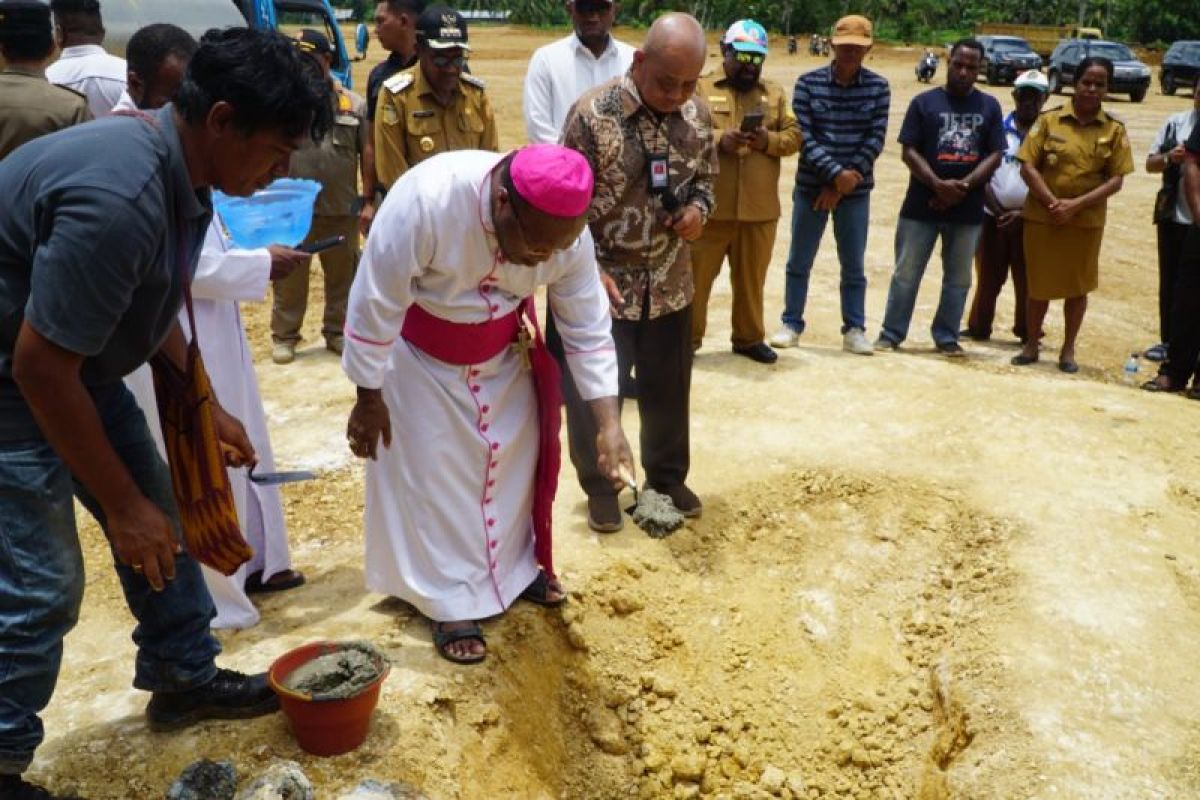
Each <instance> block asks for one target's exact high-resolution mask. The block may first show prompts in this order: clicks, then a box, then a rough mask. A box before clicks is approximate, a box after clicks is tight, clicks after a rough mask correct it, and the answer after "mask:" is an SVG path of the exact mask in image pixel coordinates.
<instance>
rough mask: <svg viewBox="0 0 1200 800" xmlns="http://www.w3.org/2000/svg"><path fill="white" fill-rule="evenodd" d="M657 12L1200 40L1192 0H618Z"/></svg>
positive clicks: (529, 16) (811, 23) (818, 24)
mask: <svg viewBox="0 0 1200 800" xmlns="http://www.w3.org/2000/svg"><path fill="white" fill-rule="evenodd" d="M459 5H460V7H462V8H469V9H479V10H483V9H489V10H491V9H497V8H506V9H508V10H510V11H511V12H512V21H513V22H519V23H524V24H528V25H560V24H566V22H567V14H566V11H565V8H564V3H563V0H465V1H464V0H460V2H459ZM664 11H688V12H690V13H692V14H694V15H695V16H696V17H697V18H698V19H699V20H700V21H701V22H703V23H704V25H705V27H708V28H713V29H719V28H723V27H725V26H726V25H728V24H729V23H730V22H733V21H734V20H736V19H742V18H745V17H752V18H754V19H757V20H758V21H759V22H762V23H763V24H764V25H766V26H767V27H768V28H770V29H772V30H777V31H782V32H784V33H797V34H801V33H809V32H812V31H820V32H827V31H828V30H829V26H830V25H832V24H833V22H834V20H836V19H837V18H838V17H840V16H842V15H843V14H865V15H866V16H868V17H870V18H871V19H872V20H874V21H875V24H876V28H877V33H876V35H877V36H878V37H879V38H881V39H885V40H895V41H904V42H926V43H935V42H945V41H949V40H951V39H954V38H956V37H957V36H959V35H962V34H965V33H968V32H969V31H970V30H971V28H972V26H973V25H974V24H975V23H977V22H1019V23H1032V24H1038V25H1052V24H1069V23H1074V22H1078V21H1082V22H1083V24H1085V25H1095V26H1098V27H1100V28H1103V29H1104V32H1105V34H1106V35H1107V36H1108V37H1110V38H1115V39H1119V40H1123V41H1130V42H1140V43H1144V44H1148V45H1153V44H1162V43H1167V44H1169V43H1170V42H1173V41H1175V40H1176V39H1200V0H857V2H851V1H850V0H692V1H691V2H662V0H624V2H622V3H621V13H620V18H619V22H620V24H624V25H648V24H649V23H650V22H651V21H653V19H654V18H655V17H656V16H658V15H659V14H661V13H662V12H664Z"/></svg>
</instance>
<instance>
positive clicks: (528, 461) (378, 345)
mask: <svg viewBox="0 0 1200 800" xmlns="http://www.w3.org/2000/svg"><path fill="white" fill-rule="evenodd" d="M591 195H592V174H591V169H590V168H589V167H588V165H587V162H586V160H584V159H582V157H579V156H578V154H576V153H574V151H571V150H567V149H565V148H562V147H559V146H557V145H534V146H530V147H526V148H523V149H521V150H518V151H516V153H514V154H509V155H507V156H504V155H499V154H496V153H485V152H477V151H456V152H450V153H445V154H442V155H440V156H437V157H435V158H432V159H429V160H428V161H425V162H423V163H421V164H420V165H418V166H417V167H415V168H414V169H412V170H410V171H409V172H407V173H405V175H404V176H403V177H402V178H401V179H400V180H399V181H398V182H397V183H396V185H395V186H394V187H393V188H392V190H391V191H389V192H388V195H387V198H386V200H385V201H384V203H383V205H382V207H381V208H380V210H379V212H378V215H377V216H376V218H375V223H374V225H373V226H372V228H371V235H370V237H369V238H368V240H367V245H366V249H365V252H364V253H363V257H362V260H361V262H360V264H359V269H358V274H357V276H356V277H355V280H354V285H353V287H352V288H351V291H350V303H349V309H348V312H347V321H346V330H345V333H346V344H345V350H344V353H343V356H342V366H343V368H344V370H345V371H346V374H347V375H348V376H349V378H350V380H352V381H353V382H354V383H355V384H357V386H358V387H359V388H358V393H359V399H358V402H357V404H356V405H355V408H354V411H353V412H352V413H351V416H350V421H349V424H348V425H347V436H348V438H349V441H350V446H351V449H352V450H353V451H354V453H355V454H356V455H359V456H362V457H370V458H371V460H369V461H368V462H367V470H366V579H367V585H368V587H369V588H370V589H372V590H374V591H378V592H382V593H384V594H388V595H392V596H395V597H398V598H401V599H402V600H405V601H407V602H409V603H411V604H412V605H413V606H415V607H416V608H417V609H418V610H419V611H420V612H421V613H422V614H425V615H426V616H427V617H429V618H430V619H431V620H433V621H434V641H435V644H436V645H437V648H438V651H439V652H440V653H441V654H442V655H443V656H445V657H446V658H449V659H450V660H452V661H456V662H460V663H474V662H476V661H479V660H481V659H482V658H483V657H484V655H485V652H486V651H485V650H484V640H483V635H482V632H481V630H480V629H479V628H478V626H477V625H476V624H475V621H476V620H479V619H481V618H484V617H491V616H494V615H496V614H499V613H501V612H502V611H504V610H505V609H506V608H508V606H509V605H510V604H512V602H513V601H514V600H515V599H516V598H517V597H518V596H522V594H523V593H526V595H525V596H528V597H529V598H530V599H533V600H535V601H537V602H544V603H547V604H549V603H556V602H560V601H561V599H562V597H563V595H562V591H561V587H559V586H558V583H557V581H556V580H555V579H554V576H553V572H552V567H550V564H549V541H548V534H549V531H548V522H549V508H548V506H545V505H544V502H545V495H544V493H541V494H539V493H540V492H542V490H543V489H545V488H546V487H545V486H544V485H543V481H542V478H543V476H542V475H540V474H538V472H537V470H538V462H539V458H541V459H544V460H546V461H545V462H544V464H543V466H546V464H547V463H549V464H550V465H551V466H552V468H553V469H552V471H553V475H552V476H549V479H550V486H549V491H550V496H551V498H552V493H553V484H554V482H556V481H557V471H558V463H557V457H558V455H557V445H558V436H557V425H556V424H554V423H556V422H557V421H558V419H559V414H560V409H559V408H558V406H557V402H556V401H553V400H551V401H549V402H547V398H546V397H545V396H543V395H542V392H543V391H544V390H546V389H547V388H549V387H550V386H551V385H552V386H553V388H554V390H555V391H556V390H557V382H553V383H552V384H548V383H547V382H546V381H547V376H545V375H544V373H542V372H541V369H543V368H544V367H545V366H546V362H547V361H550V367H551V368H553V362H552V360H550V359H549V356H548V354H547V353H546V352H545V350H544V346H540V347H537V348H536V349H535V351H534V352H533V354H532V356H533V365H534V369H533V370H532V372H531V371H530V369H529V364H530V361H529V357H530V353H529V352H528V350H527V349H524V348H522V347H520V344H521V343H522V341H526V342H527V339H525V336H526V335H527V334H528V331H527V330H526V329H525V328H524V327H523V326H522V324H521V323H519V316H520V315H521V314H522V313H524V312H526V311H528V312H531V311H532V302H531V301H532V297H533V294H534V292H535V290H536V289H537V288H538V287H539V286H545V287H546V293H547V298H548V305H549V308H550V310H551V313H553V314H554V316H555V319H556V322H557V323H558V328H559V331H560V332H561V334H562V338H563V341H564V344H565V349H566V352H567V364H568V367H569V368H570V370H571V373H572V375H573V376H574V378H575V380H576V382H577V383H578V385H579V389H580V393H581V395H582V396H583V397H584V398H585V399H587V400H589V401H590V403H591V407H592V410H593V413H594V414H595V415H596V419H597V422H598V425H599V427H600V435H599V437H598V440H599V451H600V462H601V469H602V470H603V471H604V473H605V474H608V475H610V477H611V478H612V479H613V480H614V483H617V482H619V481H620V473H621V471H622V470H626V471H628V474H632V469H633V460H632V457H631V456H630V453H629V445H628V443H627V442H626V441H625V436H624V433H623V432H622V431H621V428H620V422H619V419H618V413H617V403H616V394H617V362H616V351H615V349H614V347H613V342H612V337H611V334H610V329H611V323H610V316H609V301H608V298H607V295H606V293H605V290H604V288H603V287H602V285H601V282H600V274H599V271H598V270H597V267H596V262H595V258H594V251H593V246H592V240H591V235H590V234H589V233H588V230H587V228H586V225H585V222H586V215H587V210H588V206H589V205H590V202H591ZM534 337H535V342H536V343H537V344H538V345H541V343H540V337H538V336H537V334H536V333H534ZM542 356H544V357H545V359H542V358H541V357H542ZM539 401H541V403H539ZM539 405H542V406H543V409H542V417H541V419H540V420H539ZM546 405H553V407H552V408H550V409H545V408H544V406H546ZM539 422H541V425H539ZM547 424H549V425H550V426H551V427H552V429H553V435H552V436H551V435H550V434H549V433H548V431H549V429H548V428H547ZM551 438H552V442H551V441H550V439H551ZM381 441H382V445H383V446H382V447H379V446H378V445H379V444H380V442H381ZM551 445H552V449H553V450H554V452H553V453H552V454H550V453H549V449H548V448H550V446H551ZM535 476H536V478H537V479H536V480H535ZM535 483H536V484H537V486H538V491H537V492H535ZM535 495H538V497H535ZM539 504H541V509H542V511H544V513H545V519H544V520H543V522H544V523H546V524H545V526H544V529H543V527H540V526H536V525H535V518H536V517H537V514H538V513H539V512H538V508H539ZM535 530H536V535H537V536H539V537H544V539H543V540H539V541H538V542H535ZM535 550H536V552H537V555H536V557H535ZM539 561H540V562H541V563H540V564H539ZM530 592H532V594H529V593H530Z"/></svg>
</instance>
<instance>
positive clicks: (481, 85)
mask: <svg viewBox="0 0 1200 800" xmlns="http://www.w3.org/2000/svg"><path fill="white" fill-rule="evenodd" d="M458 77H460V78H462V79H463V80H464V81H466V82H467V83H469V84H471V85H472V86H474V87H475V88H477V89H486V88H487V82H486V81H484V80H483V79H481V78H476V77H475V76H474V75H471V74H470V73H467V72H464V73H463V74H462V75H459V76H458Z"/></svg>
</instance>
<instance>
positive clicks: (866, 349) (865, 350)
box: [842, 328, 875, 356]
mask: <svg viewBox="0 0 1200 800" xmlns="http://www.w3.org/2000/svg"><path fill="white" fill-rule="evenodd" d="M842 349H843V350H845V351H846V352H847V353H855V354H857V355H860V356H870V355H874V354H875V348H873V347H871V343H870V342H868V341H867V332H866V331H864V330H863V329H862V328H851V329H850V330H848V331H846V332H845V333H843V334H842Z"/></svg>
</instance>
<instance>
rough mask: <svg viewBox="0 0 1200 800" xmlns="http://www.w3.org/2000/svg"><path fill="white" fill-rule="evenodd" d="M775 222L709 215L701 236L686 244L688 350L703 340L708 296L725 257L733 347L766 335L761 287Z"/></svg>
mask: <svg viewBox="0 0 1200 800" xmlns="http://www.w3.org/2000/svg"><path fill="white" fill-rule="evenodd" d="M778 224H779V220H768V221H766V222H735V221H732V220H730V221H724V220H709V222H708V224H707V225H705V226H704V233H703V235H701V237H700V238H699V239H697V240H696V241H694V242H692V243H691V249H692V277H693V279H694V281H695V284H696V296H695V299H694V300H693V301H692V349H693V350H694V349H697V348H699V347H700V344H701V342H702V340H703V339H704V330H705V327H706V326H707V322H708V298H709V295H711V294H712V286H713V281H715V280H716V279H717V275H719V274H720V273H721V264H722V263H723V262H724V261H725V259H726V257H728V258H729V280H730V283H731V285H732V287H733V336H732V337H731V340H732V342H733V346H734V347H738V348H742V347H753V346H754V345H756V344H760V343H761V342H762V341H763V340H764V339H765V338H766V329H765V328H764V327H763V286H764V285H765V284H766V280H767V267H768V266H770V264H771V250H772V249H773V248H774V246H775V228H776V227H777V226H778Z"/></svg>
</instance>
